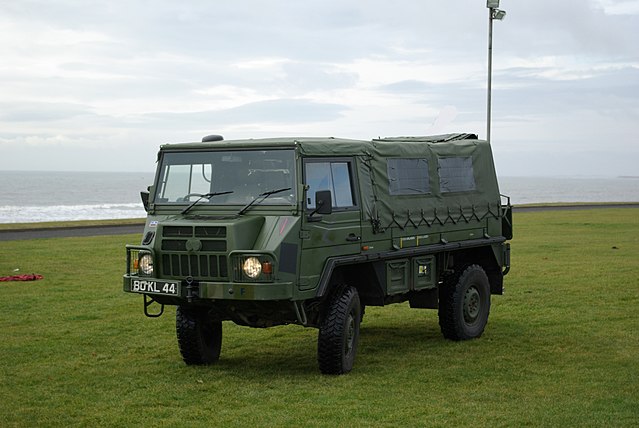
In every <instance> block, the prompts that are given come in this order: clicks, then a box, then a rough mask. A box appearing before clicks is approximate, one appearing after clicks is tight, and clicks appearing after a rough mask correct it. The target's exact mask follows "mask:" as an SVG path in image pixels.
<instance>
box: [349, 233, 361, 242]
mask: <svg viewBox="0 0 639 428" xmlns="http://www.w3.org/2000/svg"><path fill="white" fill-rule="evenodd" d="M360 239H362V238H361V237H359V236H357V235H355V234H354V233H349V234H348V236H347V237H346V240H347V241H348V242H357V241H359V240H360Z"/></svg>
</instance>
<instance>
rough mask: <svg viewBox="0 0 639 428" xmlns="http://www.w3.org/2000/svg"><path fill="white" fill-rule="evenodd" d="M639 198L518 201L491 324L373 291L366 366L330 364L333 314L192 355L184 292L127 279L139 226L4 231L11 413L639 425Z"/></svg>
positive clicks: (0, 332) (364, 344)
mask: <svg viewBox="0 0 639 428" xmlns="http://www.w3.org/2000/svg"><path fill="white" fill-rule="evenodd" d="M638 214H639V212H638V210H636V209H617V210H612V209H596V210H588V211H551V212H540V213H517V214H515V233H516V238H515V239H514V240H513V242H512V246H513V255H512V265H513V268H512V271H511V273H510V274H509V275H508V276H507V278H506V294H505V295H504V296H494V298H493V307H492V311H491V316H490V320H489V324H488V326H487V328H486V331H485V333H484V335H483V336H482V337H481V338H480V339H478V340H473V341H468V342H461V343H455V342H450V341H446V340H444V339H443V338H442V337H441V335H440V332H439V326H438V324H437V313H436V311H427V310H415V309H413V310H411V309H409V308H408V307H407V306H406V305H391V306H388V307H385V308H367V311H366V317H365V320H364V323H363V324H362V332H361V339H360V349H359V354H358V357H357V361H356V364H355V369H354V371H353V372H352V373H350V374H349V375H346V376H338V377H335V376H323V375H320V374H319V372H318V370H317V365H316V361H315V358H316V356H315V355H316V354H315V353H316V349H315V346H316V339H317V335H316V331H315V330H312V329H304V328H302V327H298V326H286V327H276V328H272V329H266V330H260V329H249V328H246V327H238V326H235V325H233V324H230V323H225V325H224V335H225V337H224V342H223V349H222V357H221V360H220V361H219V363H218V364H216V365H214V366H209V367H187V366H186V365H184V364H183V363H182V361H181V359H180V355H179V352H178V350H177V345H176V340H175V325H174V322H175V321H174V313H175V311H174V309H172V308H167V311H166V312H167V313H165V315H164V316H163V317H161V318H159V319H148V318H145V317H144V315H143V313H142V298H141V297H138V296H133V295H129V294H125V293H123V292H122V291H121V288H122V287H121V273H122V270H123V268H124V263H125V253H124V244H125V243H127V242H137V241H138V240H139V237H138V236H116V237H95V238H65V239H50V240H32V241H13V242H0V275H10V274H12V273H13V269H16V268H19V269H20V272H21V273H31V272H35V273H40V274H43V275H44V276H45V279H44V280H41V281H35V282H14V283H0V339H1V340H0V357H1V359H0V380H1V381H0V425H1V426H29V427H31V426H68V425H83V426H94V425H109V426H130V425H144V426H244V427H248V426H293V425H295V426H371V425H374V426H388V427H394V426H491V427H492V426H637V425H638V424H639V313H638V311H639V279H638V277H639V276H638V273H639V262H638V257H637V256H638V255H639V215H638Z"/></svg>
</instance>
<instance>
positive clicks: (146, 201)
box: [140, 191, 151, 212]
mask: <svg viewBox="0 0 639 428" xmlns="http://www.w3.org/2000/svg"><path fill="white" fill-rule="evenodd" d="M150 195H151V194H150V193H149V192H148V191H143V192H140V199H142V205H144V211H146V212H149V196H150Z"/></svg>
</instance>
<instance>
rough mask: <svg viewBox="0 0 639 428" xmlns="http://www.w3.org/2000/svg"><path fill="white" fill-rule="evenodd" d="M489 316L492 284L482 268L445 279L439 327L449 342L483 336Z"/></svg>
mask: <svg viewBox="0 0 639 428" xmlns="http://www.w3.org/2000/svg"><path fill="white" fill-rule="evenodd" d="M489 312H490V283H489V282H488V277H487V276H486V272H484V269H482V267H481V266H478V265H470V266H467V267H466V268H464V269H462V270H460V271H459V272H455V273H453V274H452V275H449V276H447V277H446V278H445V279H444V283H443V284H442V288H441V289H440V291H439V326H440V328H441V331H442V334H443V335H444V337H445V338H447V339H451V340H467V339H474V338H476V337H479V336H481V335H482V333H483V332H484V328H485V327H486V323H487V322H488V314H489Z"/></svg>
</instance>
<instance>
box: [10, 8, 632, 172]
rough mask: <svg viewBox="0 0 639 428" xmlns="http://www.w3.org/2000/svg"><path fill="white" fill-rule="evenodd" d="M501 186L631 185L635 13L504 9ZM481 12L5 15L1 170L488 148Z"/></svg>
mask: <svg viewBox="0 0 639 428" xmlns="http://www.w3.org/2000/svg"><path fill="white" fill-rule="evenodd" d="M501 8H502V9H505V10H506V11H507V13H508V15H507V17H506V19H505V20H504V21H502V22H495V27H494V30H495V33H494V35H495V41H494V63H493V66H494V73H493V128H492V139H493V143H492V144H493V151H494V153H495V158H496V162H497V167H498V170H499V173H500V174H501V175H582V176H613V177H614V176H619V175H639V144H637V142H636V141H637V137H636V135H637V130H638V129H639V0H561V1H557V0H536V1H530V0H526V1H522V0H502V1H501ZM487 38H488V12H487V9H486V2H485V1H484V0H448V1H425V0H394V1H392V2H391V1H388V0H384V1H379V0H367V1H355V0H339V1H337V0H321V1H319V0H304V1H300V0H237V1H234V2H230V1H221V0H209V1H204V0H201V1H169V0H154V1H136V0H123V1H120V0H108V1H85V0H46V1H36V0H34V1H29V0H15V1H4V2H2V3H0V40H1V41H2V43H0V58H1V60H0V170H62V171H67V170H81V171H87V170H96V171H152V170H153V169H154V161H155V152H156V151H157V148H158V146H159V145H160V144H162V143H166V142H182V141H199V140H200V139H201V137H202V136H204V135H207V134H211V133H218V134H223V135H224V136H225V138H226V139H234V138H246V137H251V138H258V137H273V136H293V135H296V136H337V137H347V138H362V139H370V138H374V137H377V136H396V135H427V134H437V133H448V132H473V133H478V134H479V136H480V138H485V136H486V123H485V122H486V119H485V118H486V78H487Z"/></svg>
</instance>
